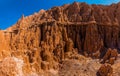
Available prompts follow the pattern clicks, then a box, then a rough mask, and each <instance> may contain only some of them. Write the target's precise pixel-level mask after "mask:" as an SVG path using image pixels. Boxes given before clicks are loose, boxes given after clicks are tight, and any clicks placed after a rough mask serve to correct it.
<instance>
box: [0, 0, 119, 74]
mask: <svg viewBox="0 0 120 76" xmlns="http://www.w3.org/2000/svg"><path fill="white" fill-rule="evenodd" d="M119 9H120V3H118V4H112V5H109V6H102V5H88V4H86V3H77V2H74V3H73V4H67V5H63V6H61V7H53V8H51V9H50V10H47V11H45V10H40V12H38V13H34V14H33V15H31V16H28V17H24V16H22V17H21V19H20V20H19V21H18V22H17V23H16V24H15V25H13V26H12V27H10V28H8V29H6V30H1V31H0V40H1V41H0V60H1V61H2V62H1V64H2V65H1V67H3V68H4V66H3V64H4V63H5V62H4V61H5V60H4V59H5V58H6V57H10V58H7V59H10V61H8V62H10V63H11V61H12V62H14V63H15V62H17V61H16V60H17V59H16V58H18V61H19V59H21V60H22V61H20V62H21V65H22V66H21V67H23V68H22V74H21V75H20V76H22V75H23V76H27V75H28V76H29V75H35V76H37V75H40V74H41V73H42V71H47V70H49V69H55V70H56V69H59V65H60V64H59V63H61V62H62V61H63V60H66V59H77V60H81V59H80V58H81V55H80V54H82V55H84V56H86V57H92V58H98V59H99V58H103V61H102V62H104V63H106V62H107V60H108V63H110V64H113V63H114V61H115V60H116V58H117V55H118V52H119V49H120V11H119ZM108 48H111V49H110V50H111V51H109V49H108ZM112 50H113V51H112ZM114 50H115V51H114ZM114 53H115V54H114ZM112 54H114V55H112ZM11 57H12V58H11ZM14 57H16V58H14ZM114 57H115V58H114ZM111 58H113V60H112V62H110V61H111V60H110V59H111ZM16 66H17V64H16ZM1 67H0V68H1ZM5 68H9V67H7V66H6V67H5ZM97 70H98V69H97ZM5 72H6V71H2V70H0V73H3V75H4V74H6V75H10V74H9V73H5ZM8 72H9V71H8ZM18 73H19V71H18ZM6 75H5V76H6ZM14 75H17V73H16V74H13V76H14ZM93 76H94V75H93Z"/></svg>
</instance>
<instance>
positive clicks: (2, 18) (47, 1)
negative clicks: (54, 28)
mask: <svg viewBox="0 0 120 76" xmlns="http://www.w3.org/2000/svg"><path fill="white" fill-rule="evenodd" d="M74 1H77V2H86V3H88V4H104V5H109V4H111V3H117V2H119V1H120V0H0V28H1V29H5V28H7V27H9V26H11V25H13V24H15V23H16V22H17V20H18V19H19V18H20V17H21V15H22V14H24V15H25V16H28V15H30V14H33V13H34V12H38V11H39V10H40V9H46V10H47V9H49V8H51V7H53V6H60V5H63V4H66V3H72V2H74Z"/></svg>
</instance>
